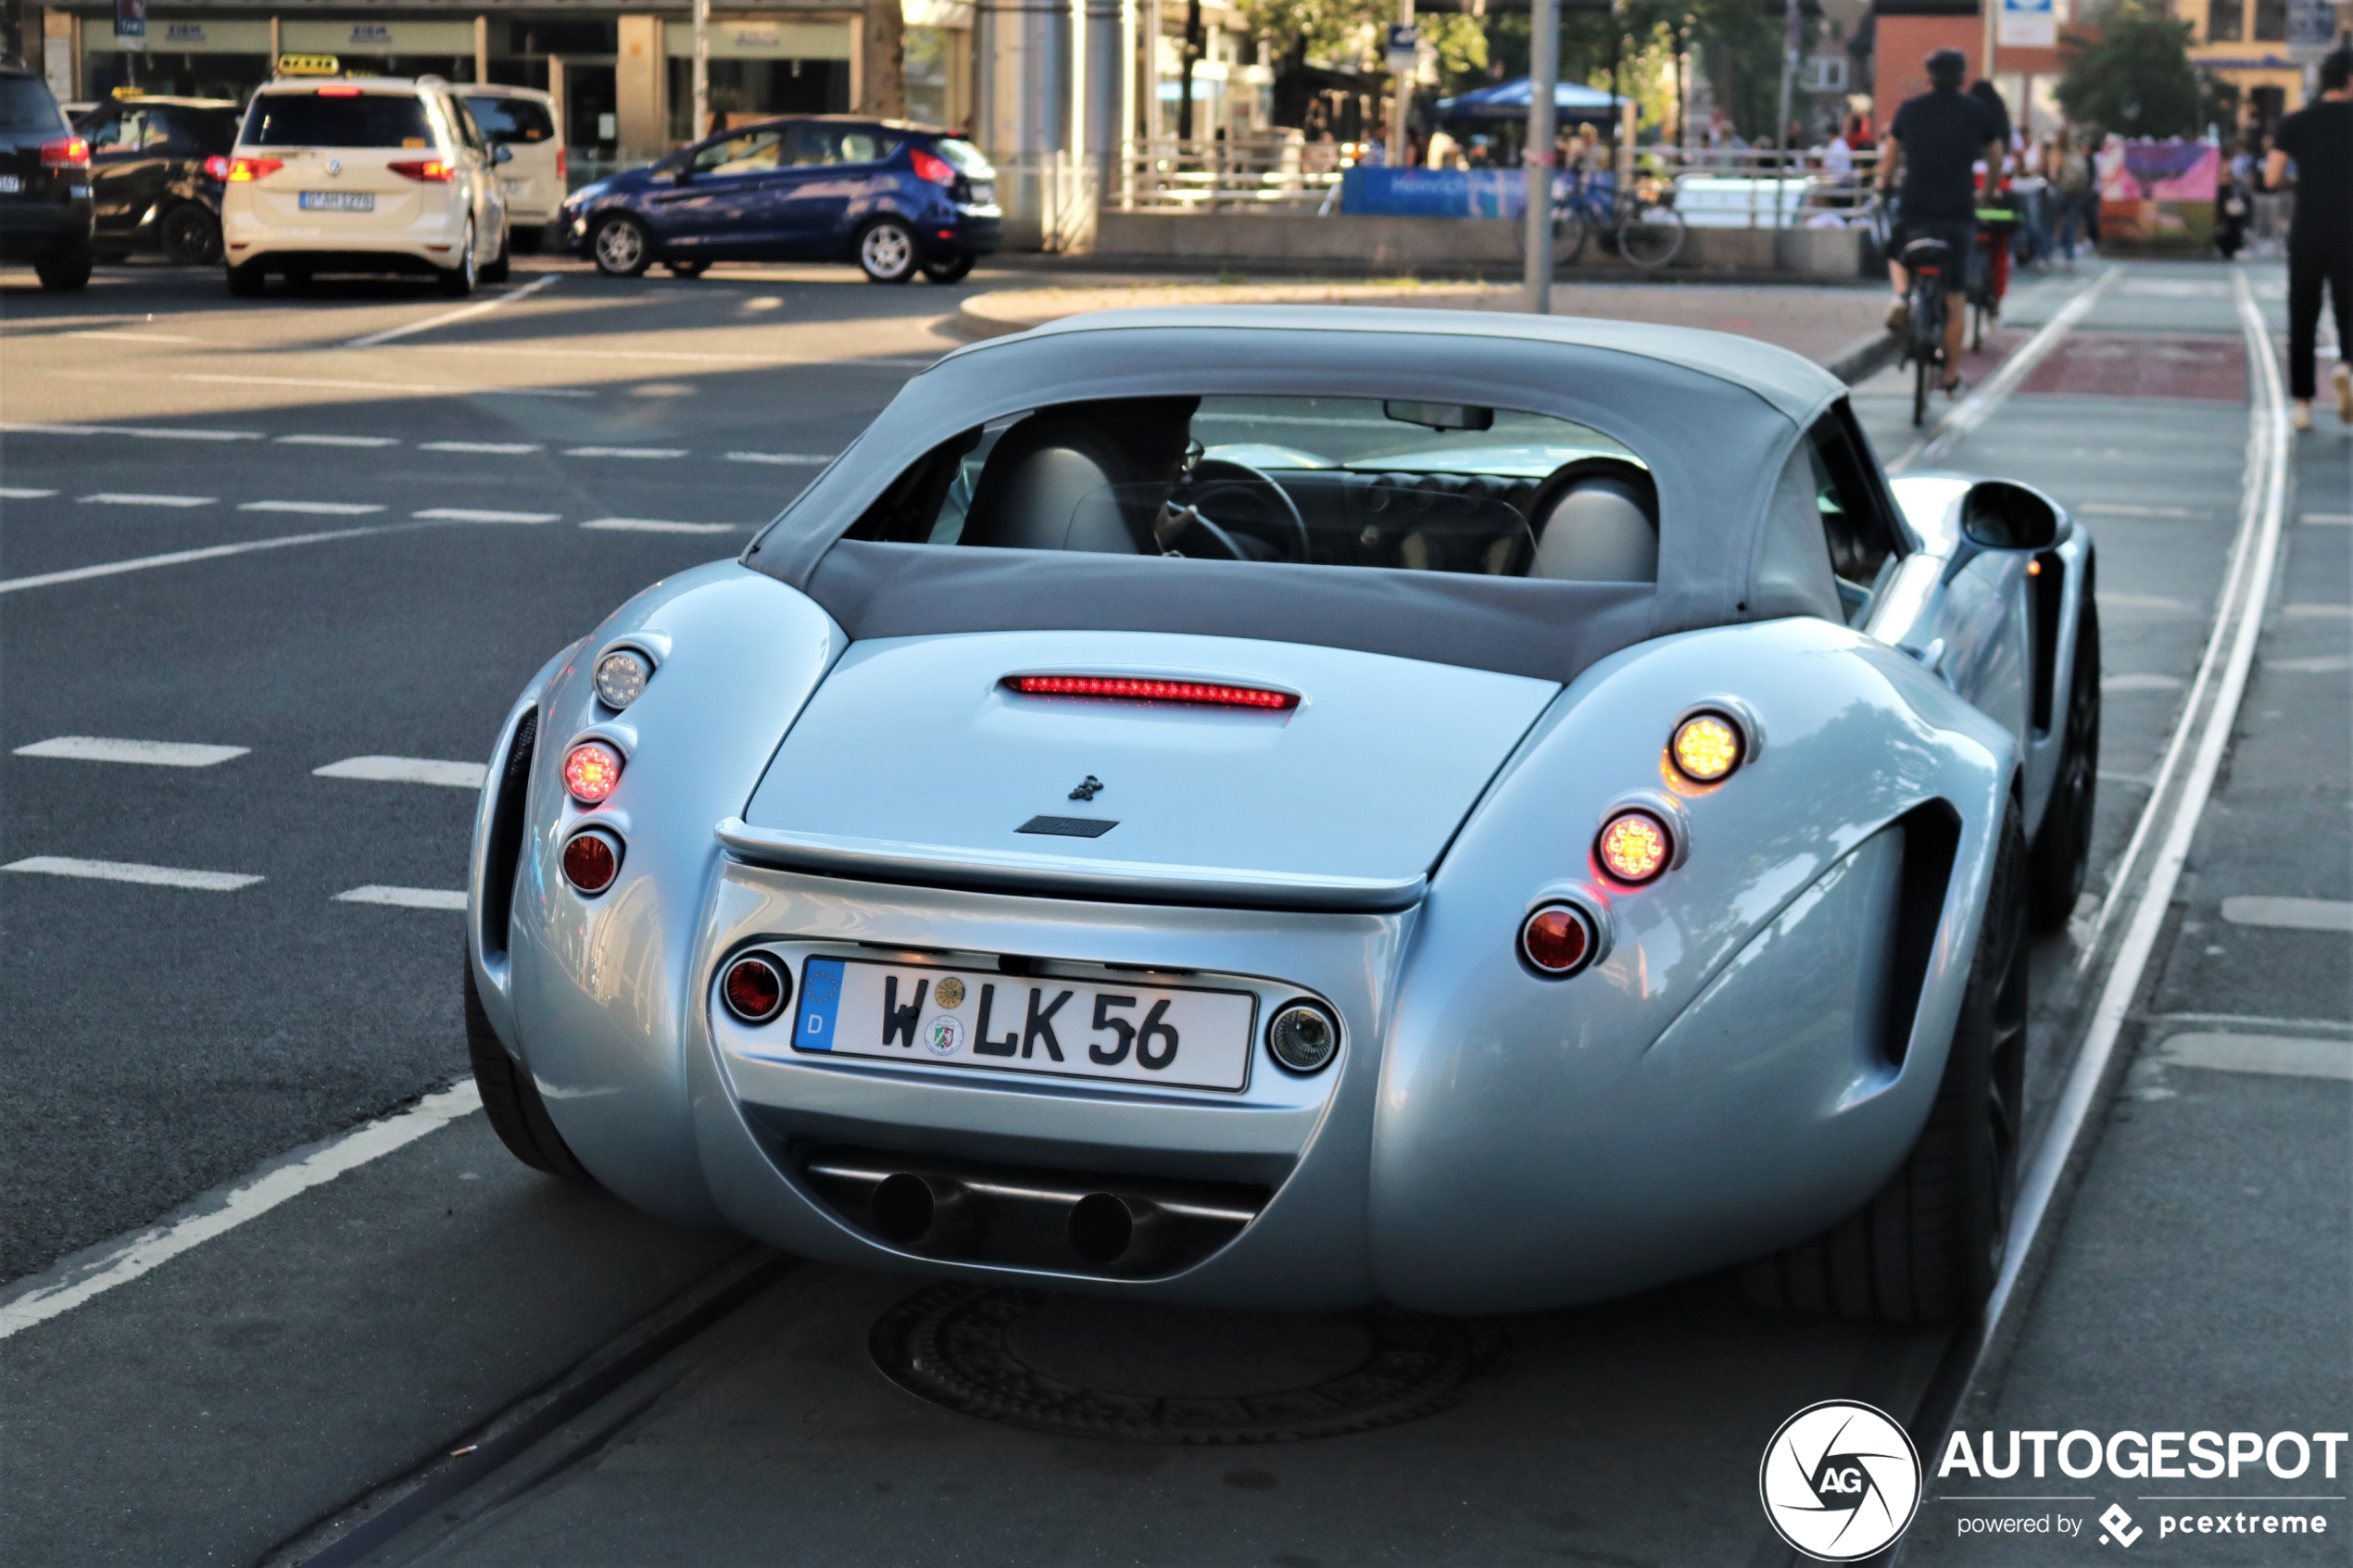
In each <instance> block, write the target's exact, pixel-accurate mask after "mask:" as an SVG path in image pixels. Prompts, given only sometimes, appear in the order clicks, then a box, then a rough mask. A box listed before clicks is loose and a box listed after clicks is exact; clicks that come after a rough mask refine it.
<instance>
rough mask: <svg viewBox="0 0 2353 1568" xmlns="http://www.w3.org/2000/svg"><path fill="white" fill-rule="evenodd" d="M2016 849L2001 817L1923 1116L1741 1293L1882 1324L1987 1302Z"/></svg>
mask: <svg viewBox="0 0 2353 1568" xmlns="http://www.w3.org/2000/svg"><path fill="white" fill-rule="evenodd" d="M2025 859H2026V845H2025V838H2024V834H2023V831H2022V830H2021V829H2020V826H2019V822H2018V815H2017V811H2016V809H2015V808H2013V809H2012V810H2011V812H2010V814H2009V815H2008V817H2007V818H2006V819H2005V821H2004V822H2003V824H2002V839H2001V847H2000V848H1999V850H1998V852H1997V853H1996V856H1995V859H1994V879H1993V886H1992V887H1991V888H1990V889H1989V890H1988V892H1987V897H1986V906H1985V919H1984V922H1983V923H1982V926H1981V927H1980V928H1979V931H1978V936H1977V950H1976V952H1975V953H1974V954H1973V955H1972V957H1971V960H1970V963H1969V984H1968V988H1967V989H1966V990H1965V991H1964V992H1963V994H1962V997H1961V1012H1960V1018H1959V1021H1958V1022H1956V1023H1955V1025H1954V1027H1953V1043H1952V1047H1951V1049H1950V1050H1949V1051H1948V1053H1947V1054H1946V1056H1945V1059H1944V1077H1943V1079H1942V1080H1941V1081H1940V1082H1939V1083H1938V1085H1937V1089H1936V1099H1935V1102H1934V1103H1933V1104H1932V1105H1931V1107H1930V1108H1929V1113H1928V1124H1927V1125H1926V1126H1924V1127H1922V1128H1921V1129H1920V1134H1919V1138H1918V1139H1917V1140H1915V1141H1914V1143H1913V1145H1912V1148H1911V1152H1910V1153H1909V1154H1907V1155H1906V1157H1905V1160H1904V1163H1903V1164H1902V1165H1901V1166H1900V1167H1898V1168H1897V1170H1896V1172H1895V1174H1894V1175H1893V1176H1891V1177H1889V1178H1888V1181H1887V1185H1885V1186H1883V1187H1881V1189H1880V1192H1879V1195H1878V1196H1877V1197H1875V1198H1872V1199H1871V1200H1870V1201H1869V1203H1867V1204H1865V1205H1864V1206H1863V1208H1862V1209H1861V1210H1858V1211H1857V1212H1856V1213H1854V1214H1852V1215H1849V1216H1848V1217H1847V1218H1846V1219H1843V1220H1842V1221H1840V1222H1839V1223H1837V1224H1835V1225H1832V1226H1831V1228H1830V1229H1829V1230H1827V1231H1825V1232H1823V1233H1822V1234H1821V1235H1820V1236H1816V1237H1814V1238H1813V1239H1812V1240H1810V1241H1803V1242H1800V1243H1798V1244H1797V1245H1796V1246H1794V1247H1791V1248H1785V1249H1784V1250H1782V1251H1780V1252H1779V1253H1776V1254H1775V1255H1773V1256H1772V1257H1769V1258H1762V1259H1759V1260H1757V1261H1755V1262H1754V1263H1751V1264H1749V1265H1748V1266H1747V1268H1746V1269H1745V1270H1743V1285H1744V1286H1746V1287H1747V1290H1748V1293H1749V1296H1750V1298H1752V1299H1754V1300H1756V1301H1758V1302H1759V1303H1761V1304H1763V1305H1767V1306H1773V1307H1780V1308H1786V1309H1790V1310H1793V1311H1813V1312H1835V1313H1837V1314H1838V1315H1840V1316H1842V1317H1849V1318H1865V1319H1876V1320H1878V1321H1880V1322H1881V1323H1952V1322H1956V1321H1957V1320H1959V1319H1962V1318H1966V1317H1968V1316H1969V1314H1970V1313H1972V1312H1974V1311H1977V1310H1978V1309H1979V1308H1981V1307H1982V1306H1983V1305H1984V1304H1985V1298H1986V1297H1987V1296H1988V1295H1989V1294H1991V1292H1992V1291H1993V1288H1994V1279H1995V1278H1996V1277H1997V1276H1998V1275H1999V1274H2000V1273H2001V1269H2002V1260H2003V1255H2004V1253H2005V1252H2006V1251H2007V1246H2008V1241H2009V1223H2010V1209H2011V1203H2012V1200H2013V1198H2014V1197H2015V1196H2016V1193H2017V1187H2018V1141H2019V1108H2020V1094H2021V1091H2022V1089H2023V1087H2024V1080H2025V1073H2026V958H2027V950H2026V939H2025V936H2026V934H2025V925H2026V922H2025V908H2024V904H2025V889H2024V887H2023V886H2022V885H2021V884H2022V882H2023V873H2024V869H2025V867H2024V862H2025Z"/></svg>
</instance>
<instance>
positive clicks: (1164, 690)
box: [1003, 675, 1299, 709]
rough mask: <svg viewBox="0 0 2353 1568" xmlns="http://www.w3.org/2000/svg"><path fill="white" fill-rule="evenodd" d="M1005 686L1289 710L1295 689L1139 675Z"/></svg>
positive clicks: (1029, 692)
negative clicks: (1161, 678) (1287, 689)
mask: <svg viewBox="0 0 2353 1568" xmlns="http://www.w3.org/2000/svg"><path fill="white" fill-rule="evenodd" d="M1003 684H1004V685H1005V687H1006V688H1007V689H1008V690H1010V691H1016V692H1020V693H1021V694H1022V695H1024V696H1098V697H1113V698H1125V699H1126V700H1127V701H1130V702H1182V703H1189V704H1192V705H1194V706H1197V707H1202V708H1259V709H1293V708H1297V707H1298V706H1299V696H1298V694H1297V693H1295V692H1278V691H1272V690H1269V689H1268V688H1266V687H1265V686H1230V685H1227V684H1224V683H1223V682H1218V681H1158V680H1152V679H1150V678H1149V677H1145V676H1138V675H1008V676H1006V677H1005V679H1004V683H1003Z"/></svg>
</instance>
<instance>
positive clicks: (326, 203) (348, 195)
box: [301, 191, 376, 212]
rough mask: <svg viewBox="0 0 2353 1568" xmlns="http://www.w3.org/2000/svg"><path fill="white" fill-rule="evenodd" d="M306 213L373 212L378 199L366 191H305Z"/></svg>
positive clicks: (303, 199)
mask: <svg viewBox="0 0 2353 1568" xmlns="http://www.w3.org/2000/svg"><path fill="white" fill-rule="evenodd" d="M301 206H302V209H303V210H304V211H305V212H373V211H375V210H376V198H375V197H374V196H373V195H371V194H369V193H368V192H366V191H305V192H303V193H302V200H301Z"/></svg>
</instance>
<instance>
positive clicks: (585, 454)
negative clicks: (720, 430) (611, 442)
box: [564, 446, 686, 458]
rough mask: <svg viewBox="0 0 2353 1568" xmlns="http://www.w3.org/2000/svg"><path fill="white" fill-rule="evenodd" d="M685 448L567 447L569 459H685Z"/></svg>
mask: <svg viewBox="0 0 2353 1568" xmlns="http://www.w3.org/2000/svg"><path fill="white" fill-rule="evenodd" d="M564 456H565V457H567V458H683V457H685V456H686V448H685V447H684V446H567V447H565V448H564Z"/></svg>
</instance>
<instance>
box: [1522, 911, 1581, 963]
mask: <svg viewBox="0 0 2353 1568" xmlns="http://www.w3.org/2000/svg"><path fill="white" fill-rule="evenodd" d="M1596 946H1597V944H1596V943H1595V941H1594V939H1593V922H1592V919H1591V918H1590V917H1588V916H1587V915H1586V913H1585V911H1584V910H1582V909H1579V908H1578V907H1577V906H1576V905H1574V904H1547V905H1545V906H1544V907H1543V908H1542V909H1538V910H1537V911H1536V912H1535V913H1533V914H1531V915H1529V917H1528V921H1527V923H1526V924H1524V925H1522V926H1521V927H1520V928H1519V954H1520V957H1522V958H1524V959H1526V960H1528V963H1529V968H1531V969H1533V970H1535V971H1536V972H1538V973H1539V974H1541V975H1543V976H1545V977H1546V978H1547V979H1552V980H1566V979H1567V978H1568V977H1569V976H1570V975H1572V974H1575V973H1576V972H1578V971H1579V970H1581V969H1583V968H1584V967H1585V966H1586V965H1587V964H1589V963H1591V962H1592V961H1593V949H1594V947H1596Z"/></svg>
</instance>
